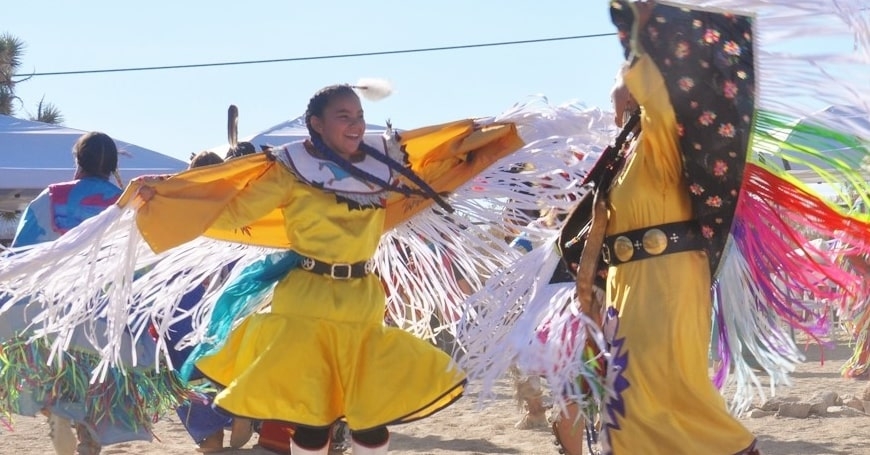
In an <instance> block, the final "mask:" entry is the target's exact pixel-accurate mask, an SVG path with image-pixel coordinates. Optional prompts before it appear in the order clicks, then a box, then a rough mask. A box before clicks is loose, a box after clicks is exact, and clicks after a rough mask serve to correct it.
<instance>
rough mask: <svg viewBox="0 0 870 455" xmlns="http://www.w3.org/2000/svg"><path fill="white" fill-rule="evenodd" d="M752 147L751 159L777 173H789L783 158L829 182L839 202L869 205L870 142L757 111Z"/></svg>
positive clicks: (782, 116) (779, 115) (814, 125)
mask: <svg viewBox="0 0 870 455" xmlns="http://www.w3.org/2000/svg"><path fill="white" fill-rule="evenodd" d="M751 150H753V152H755V153H754V154H753V155H752V156H751V157H750V160H751V161H753V162H755V163H756V164H759V165H762V166H763V167H765V168H766V169H769V170H771V171H773V172H775V173H776V174H779V175H784V174H787V173H788V170H787V169H786V168H785V165H784V163H783V161H782V160H786V161H789V162H791V163H792V164H793V165H802V166H806V167H807V168H809V169H810V170H811V171H812V172H813V173H815V174H816V175H817V176H818V178H819V180H820V181H821V182H823V183H827V184H829V185H830V187H831V190H833V192H834V193H835V194H836V196H837V198H838V199H839V200H840V201H843V202H848V203H849V204H851V203H852V202H854V201H853V199H854V198H855V197H860V198H861V199H862V200H863V201H864V204H865V207H867V206H870V183H868V179H867V178H866V176H865V175H866V173H867V171H866V167H867V166H868V163H867V162H866V159H867V158H868V157H870V144H868V143H867V142H864V141H862V139H861V138H858V137H855V136H854V135H851V134H845V133H841V132H838V131H835V130H832V129H830V128H827V127H824V126H820V125H817V124H812V123H807V122H801V121H800V120H799V119H796V118H794V117H791V116H788V115H784V114H778V113H775V112H768V111H758V112H756V118H755V128H754V130H753V137H752V147H751ZM790 181H793V179H790ZM795 183H798V182H796V181H795ZM798 185H799V186H801V187H804V188H806V186H805V185H803V184H800V183H798ZM859 216H860V215H859Z"/></svg>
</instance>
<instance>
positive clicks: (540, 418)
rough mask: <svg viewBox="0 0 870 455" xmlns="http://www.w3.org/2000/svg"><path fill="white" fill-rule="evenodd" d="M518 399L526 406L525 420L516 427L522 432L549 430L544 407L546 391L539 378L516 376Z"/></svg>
mask: <svg viewBox="0 0 870 455" xmlns="http://www.w3.org/2000/svg"><path fill="white" fill-rule="evenodd" d="M514 384H515V386H516V394H517V399H518V400H519V401H520V402H521V403H523V405H524V406H525V414H523V418H522V419H521V420H520V421H519V422H517V423H516V424H515V425H514V427H515V428H517V429H520V430H529V429H532V428H547V407H546V406H545V405H544V391H543V390H542V387H541V378H539V377H538V376H524V377H522V376H516V377H515V381H514Z"/></svg>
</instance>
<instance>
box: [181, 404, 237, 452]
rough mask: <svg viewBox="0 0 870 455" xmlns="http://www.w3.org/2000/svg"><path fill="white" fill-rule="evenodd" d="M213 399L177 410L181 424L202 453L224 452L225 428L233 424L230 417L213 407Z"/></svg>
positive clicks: (185, 405) (186, 405) (184, 405)
mask: <svg viewBox="0 0 870 455" xmlns="http://www.w3.org/2000/svg"><path fill="white" fill-rule="evenodd" d="M213 398H214V397H213V396H211V398H210V399H208V400H200V399H195V400H192V401H188V402H186V403H183V404H182V405H180V406H179V407H178V408H176V409H175V412H176V414H177V415H178V418H179V420H181V424H182V425H184V428H185V429H186V430H187V433H188V434H189V435H190V437H191V439H193V441H194V442H195V443H196V444H197V446H199V449H200V452H215V451H219V450H223V447H224V427H226V426H228V425H230V423H231V422H232V418H231V417H230V416H229V415H226V414H224V413H223V412H221V411H219V410H217V409H215V408H213V407H212V406H211V403H210V402H211V400H212V399H213Z"/></svg>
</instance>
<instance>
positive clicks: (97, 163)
mask: <svg viewBox="0 0 870 455" xmlns="http://www.w3.org/2000/svg"><path fill="white" fill-rule="evenodd" d="M73 155H75V157H76V164H77V165H78V167H79V169H81V170H82V172H83V174H84V175H87V176H94V177H108V176H109V175H111V174H112V173H113V172H115V171H116V170H118V146H117V145H115V141H113V140H112V138H110V137H109V136H108V135H107V134H105V133H100V132H98V131H91V132H90V133H85V134H83V135H82V136H81V137H80V138H79V140H78V141H76V145H74V146H73Z"/></svg>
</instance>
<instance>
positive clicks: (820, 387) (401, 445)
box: [0, 344, 870, 455]
mask: <svg viewBox="0 0 870 455" xmlns="http://www.w3.org/2000/svg"><path fill="white" fill-rule="evenodd" d="M820 353H821V350H820V348H819V347H818V346H817V345H810V346H809V347H808V348H807V351H806V355H807V362H806V363H804V364H802V365H800V366H799V367H798V369H797V371H796V372H795V373H794V375H793V379H794V384H793V385H792V386H791V387H783V388H780V389H778V390H777V396H779V397H782V398H794V399H799V400H807V399H809V398H810V397H811V396H812V395H813V394H815V393H816V392H828V391H830V392H835V393H837V394H838V395H840V396H844V395H851V396H860V395H861V392H862V391H863V390H864V388H866V387H867V381H866V380H850V379H843V378H842V377H841V376H840V374H839V371H838V370H839V368H840V366H841V365H842V364H843V362H844V361H845V360H846V358H848V354H849V349H848V347H846V346H845V345H844V344H841V345H838V346H837V348H836V349H833V350H827V351H825V363H824V365H822V364H820V363H819V357H820ZM498 391H499V399H498V400H496V401H495V402H493V403H491V404H488V405H487V406H486V407H485V408H483V409H482V410H481V409H479V407H478V403H477V402H476V400H474V399H473V397H466V398H463V399H462V400H460V401H459V402H458V403H456V404H454V405H453V406H452V407H450V408H448V409H446V410H444V411H441V412H440V413H438V414H436V415H435V416H432V417H430V418H428V419H425V420H423V421H420V422H417V423H412V424H407V425H402V426H397V427H393V428H392V429H391V431H392V442H391V451H390V453H393V454H415V455H425V454H535V455H537V454H541V455H544V454H553V455H555V454H557V451H556V448H555V446H554V445H553V437H552V436H551V434H550V432H549V431H548V430H545V429H541V430H516V429H514V423H516V422H517V420H519V418H520V413H519V411H518V410H517V407H516V404H515V402H514V401H513V399H512V390H511V389H510V387H509V382H508V381H504V382H503V383H501V384H500V386H499V390H498ZM759 404H760V403H759ZM830 410H831V412H830V413H829V415H827V416H825V417H816V416H811V417H809V418H806V419H797V418H786V417H777V416H774V415H771V416H765V417H758V418H751V417H748V416H747V417H744V418H741V421H742V422H743V424H744V425H746V426H747V427H748V428H749V429H750V430H751V431H753V432H754V433H755V434H756V435H757V437H758V440H759V446H760V448H761V449H762V451H763V453H764V454H766V455H810V454H812V455H815V454H836V455H859V454H870V427H868V425H870V419H868V416H867V415H865V414H864V413H860V412H841V411H840V409H839V408H836V407H834V408H831V409H830ZM47 434H48V425H47V424H46V423H45V418H42V417H39V418H17V419H16V427H15V431H14V432H8V431H3V434H2V439H0V441H2V444H0V453H2V454H52V453H53V451H52V449H51V443H50V442H49V440H48V438H47ZM154 434H155V436H156V438H157V440H155V442H152V443H138V442H137V443H124V444H116V445H111V446H107V447H105V448H104V449H103V452H102V453H103V454H105V455H115V454H161V455H177V454H178V455H180V454H193V453H197V452H196V451H195V447H194V445H193V443H192V442H191V441H190V439H189V438H188V436H187V433H186V432H185V431H184V429H183V427H182V426H181V424H179V423H178V421H177V420H176V419H175V418H174V416H171V417H167V418H166V419H164V420H162V421H160V422H158V423H157V424H156V426H155V428H154ZM227 440H228V436H227ZM256 443H257V436H256V435H254V437H253V438H252V440H251V441H250V442H249V443H248V444H247V445H246V446H245V447H244V448H242V449H239V450H229V449H228V450H226V451H224V452H222V453H224V454H227V455H230V454H245V455H272V454H274V452H271V451H268V450H265V449H263V448H259V447H257V445H256ZM347 453H348V454H349V453H350V451H348V452H347ZM584 453H585V452H584Z"/></svg>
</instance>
